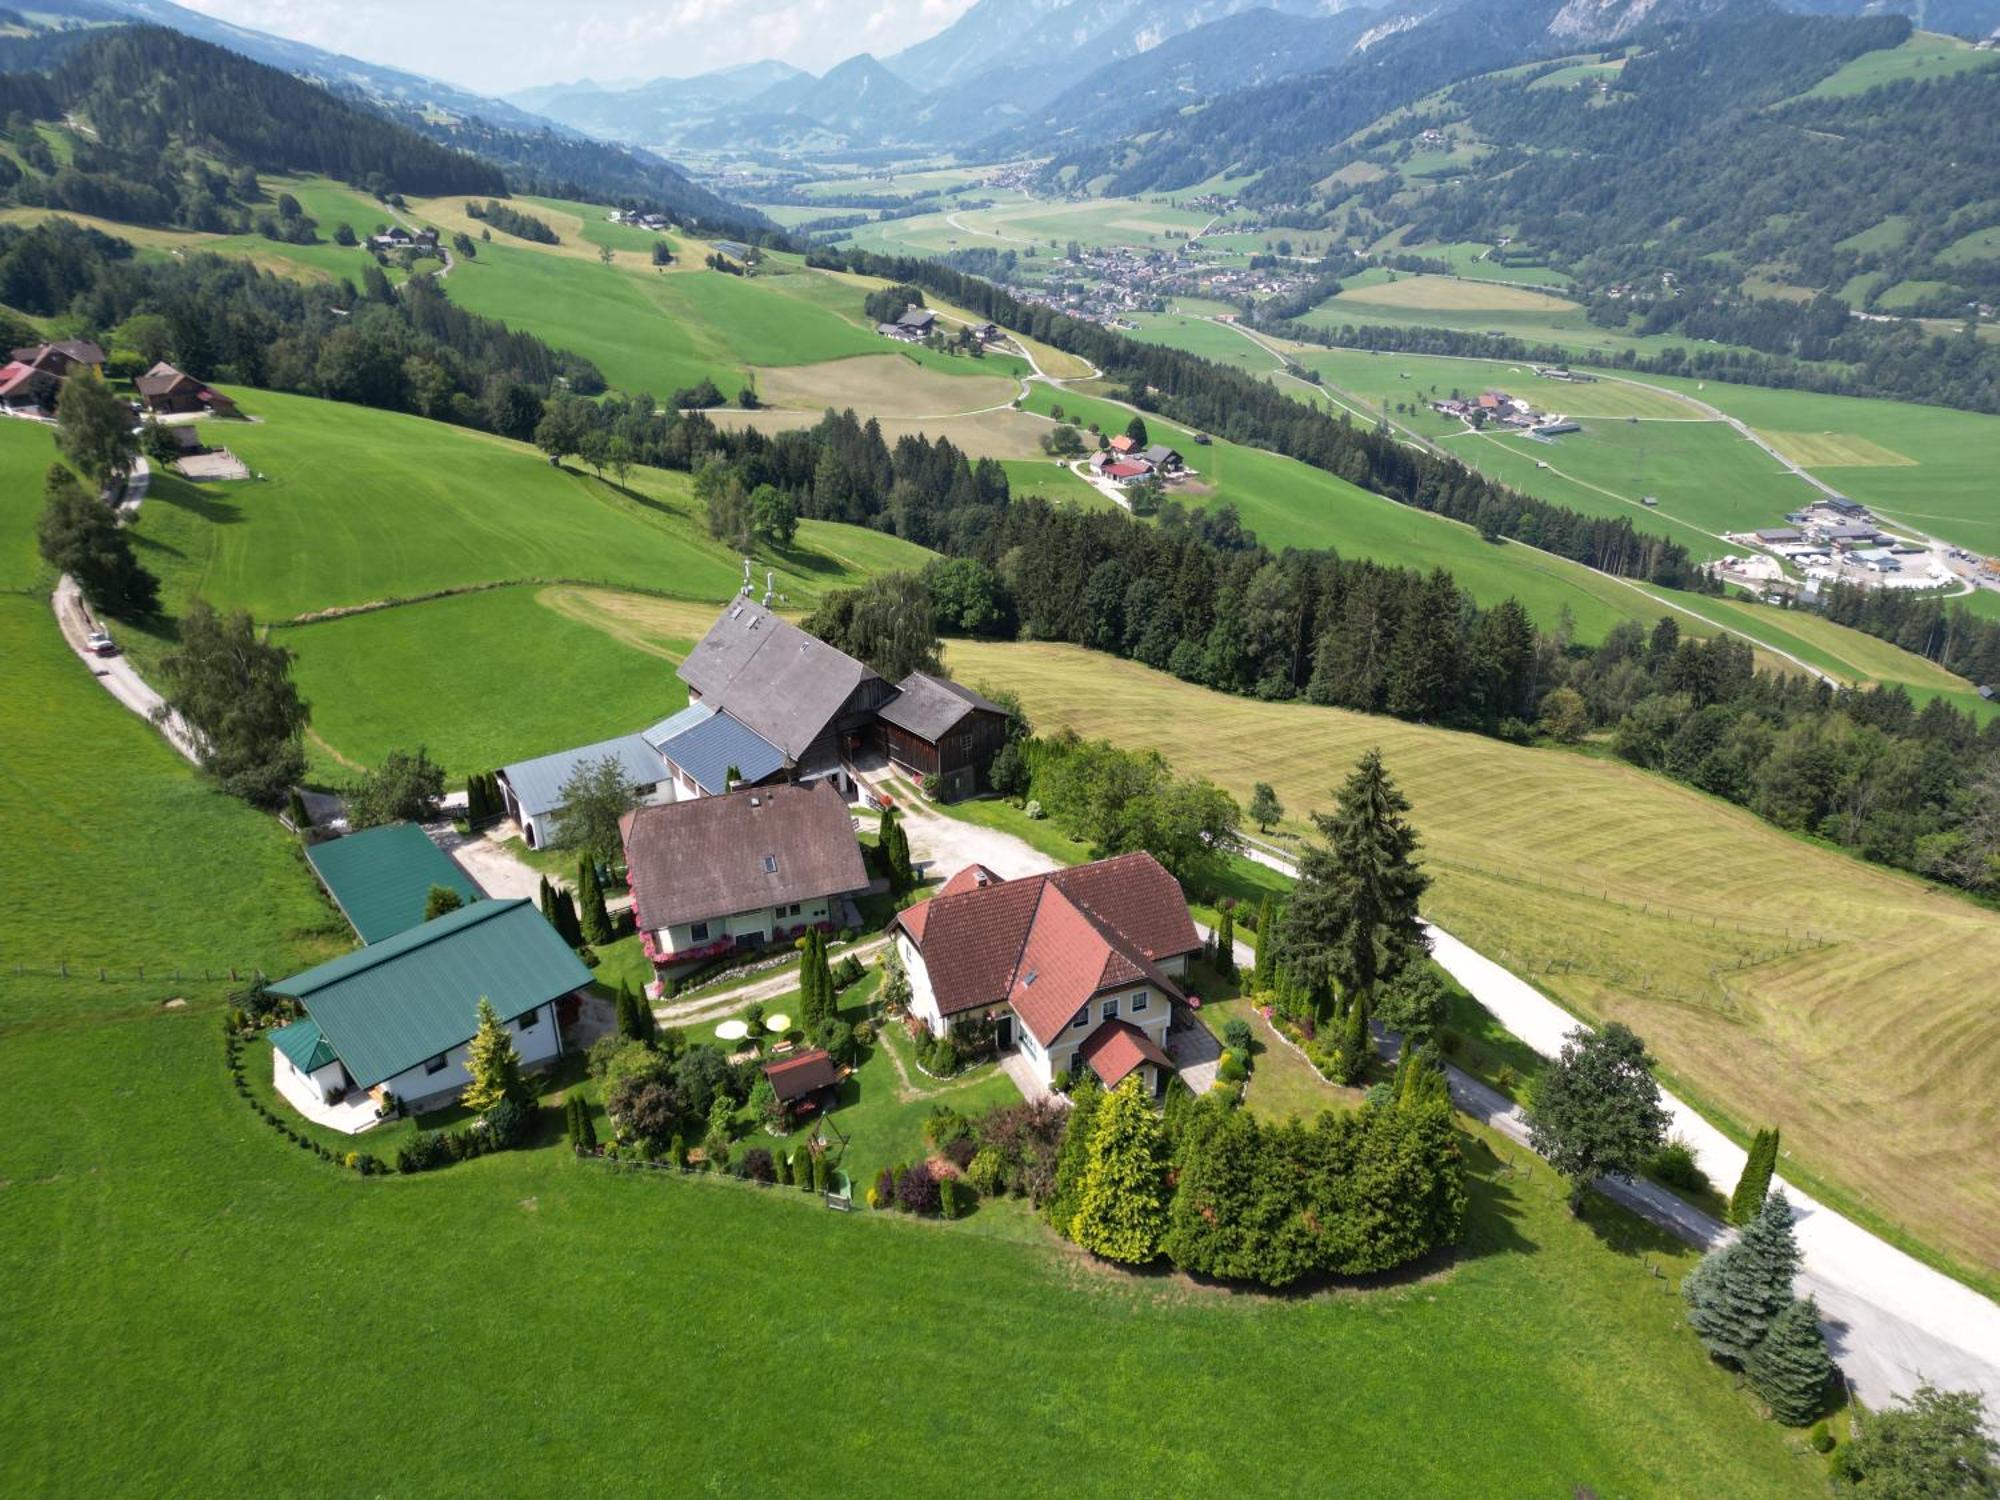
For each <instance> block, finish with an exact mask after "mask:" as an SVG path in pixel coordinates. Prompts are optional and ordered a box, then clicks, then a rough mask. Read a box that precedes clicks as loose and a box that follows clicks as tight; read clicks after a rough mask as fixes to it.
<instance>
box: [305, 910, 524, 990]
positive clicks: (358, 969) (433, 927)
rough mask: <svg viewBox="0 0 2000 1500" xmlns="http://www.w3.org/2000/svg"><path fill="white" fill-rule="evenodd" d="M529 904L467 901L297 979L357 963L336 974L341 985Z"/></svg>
mask: <svg viewBox="0 0 2000 1500" xmlns="http://www.w3.org/2000/svg"><path fill="white" fill-rule="evenodd" d="M533 904H534V903H533V902H531V901H530V900H528V898H527V897H526V896H507V897H500V898H492V897H489V898H488V899H486V900H484V901H472V902H468V903H467V904H466V905H464V906H461V907H460V908H459V909H458V910H457V911H453V912H447V913H445V915H443V916H441V917H433V918H431V920H430V921H428V922H421V923H419V924H418V925H417V926H415V927H411V928H408V929H406V930H405V931H402V932H399V933H396V934H395V935H394V936H392V937H386V938H383V939H382V941H381V942H379V943H369V944H368V945H366V946H365V947H361V948H356V949H355V950H354V951H353V952H351V953H342V954H339V955H337V956H335V957H333V958H329V959H328V960H327V961H326V962H325V963H323V964H315V965H314V966H313V967H312V968H310V969H308V970H306V972H305V973H304V974H301V975H299V976H297V977H298V978H299V979H305V978H307V977H309V976H311V975H313V974H317V973H318V972H319V971H320V970H321V969H325V968H330V967H332V966H333V965H335V964H342V963H346V962H347V960H349V959H355V960H359V961H358V962H356V963H354V964H353V965H352V966H351V967H348V968H344V969H342V970H341V971H340V974H339V975H338V979H339V980H340V981H341V982H345V981H346V980H349V979H352V978H353V977H354V976H355V975H357V974H366V973H367V972H368V971H369V970H370V969H374V968H378V967H380V966H381V965H382V964H385V963H387V962H388V961H389V960H390V959H393V958H401V957H403V956H404V955H405V954H408V953H417V952H420V951H421V950H423V949H425V948H428V947H430V945H431V944H433V943H435V942H438V941H440V940H441V939H443V938H447V937H451V936H453V935H454V934H457V933H460V932H463V931H465V929H466V928H468V927H477V926H478V925H479V924H480V923H481V922H489V921H491V920H492V919H493V918H495V917H497V916H499V915H500V914H501V913H502V912H507V911H513V910H514V909H515V908H517V907H522V906H532V905H533ZM419 934H421V936H419ZM409 939H414V941H406V940H409ZM330 982H332V981H328V980H320V981H317V982H316V983H315V984H314V985H313V986H312V988H313V989H315V990H317V989H319V988H321V987H322V986H323V985H324V984H327V983H330ZM299 988H300V991H301V995H300V996H299V997H298V998H303V994H304V992H305V988H306V987H305V986H303V985H301V986H300V987H299Z"/></svg>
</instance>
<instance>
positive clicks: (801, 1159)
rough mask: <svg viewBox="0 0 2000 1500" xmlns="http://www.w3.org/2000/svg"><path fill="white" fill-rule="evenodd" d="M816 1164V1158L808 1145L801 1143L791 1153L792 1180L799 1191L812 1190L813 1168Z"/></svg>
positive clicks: (808, 1191)
mask: <svg viewBox="0 0 2000 1500" xmlns="http://www.w3.org/2000/svg"><path fill="white" fill-rule="evenodd" d="M817 1164H818V1159H817V1158H816V1157H814V1155H813V1154H812V1148H811V1147H810V1146H803V1145H802V1146H800V1147H799V1149H798V1150H796V1151H794V1152H793V1153H792V1181H793V1182H795V1183H797V1184H798V1188H799V1191H800V1192H802V1193H810V1192H811V1191H812V1190H813V1169H814V1167H815V1166H816V1165H817Z"/></svg>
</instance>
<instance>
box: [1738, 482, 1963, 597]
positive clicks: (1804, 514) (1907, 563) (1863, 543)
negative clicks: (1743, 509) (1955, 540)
mask: <svg viewBox="0 0 2000 1500" xmlns="http://www.w3.org/2000/svg"><path fill="white" fill-rule="evenodd" d="M1785 522H1786V524H1785V525H1783V526H1766V527H1763V528H1761V529H1759V530H1757V531H1752V532H1746V533H1740V534H1738V535H1735V536H1732V537H1731V538H1730V540H1732V541H1737V542H1743V543H1746V544H1749V545H1751V546H1754V547H1756V548H1757V549H1758V551H1757V553H1754V554H1752V555H1750V556H1748V557H1725V558H1723V559H1721V560H1720V561H1719V562H1718V563H1717V564H1716V566H1717V568H1718V569H1719V571H1721V572H1722V574H1723V575H1724V576H1725V577H1728V578H1730V579H1731V580H1732V581H1735V582H1743V583H1748V584H1759V583H1761V584H1765V585H1780V584H1783V583H1785V582H1786V580H1785V575H1784V571H1783V569H1782V568H1781V567H1780V566H1779V565H1778V564H1777V562H1776V561H1775V559H1778V558H1782V559H1784V561H1785V562H1786V563H1789V564H1790V565H1791V566H1792V567H1793V568H1795V569H1796V570H1797V571H1798V572H1799V573H1800V574H1801V575H1803V577H1804V579H1805V585H1804V587H1803V589H1802V590H1800V592H1801V593H1803V594H1804V595H1805V596H1806V597H1808V598H1810V597H1812V596H1813V595H1816V594H1817V593H1818V591H1819V587H1820V586H1821V585H1822V584H1826V583H1833V582H1841V583H1850V584H1858V585H1860V586H1861V587H1864V588H1915V589H1928V588H1936V587H1937V586H1938V585H1940V584H1943V583H1948V582H1949V581H1950V573H1949V572H1948V570H1947V569H1946V568H1945V566H1944V565H1943V564H1942V563H1941V562H1939V561H1938V560H1937V559H1936V558H1935V557H1933V555H1932V553H1931V549H1930V548H1929V547H1927V546H1925V545H1924V544H1922V543H1920V542H1915V541H1912V540H1910V539H1909V538H1907V537H1901V536H1897V535H1896V534H1895V533H1893V532H1889V531H1884V530H1883V529H1882V528H1881V527H1880V526H1879V525H1877V524H1876V522H1875V520H1874V518H1873V517H1872V516H1870V515H1869V513H1868V509H1867V507H1866V506H1864V505H1861V504H1859V503H1858V502H1856V501H1853V500H1848V499H1846V498H1844V497H1841V496H1833V495H1829V496H1826V497H1825V498H1823V499H1819V500H1816V501H1814V502H1813V503H1812V504H1811V505H1808V506H1806V507H1804V508H1803V509H1801V510H1795V511H1793V512H1791V513H1790V514H1789V515H1787V516H1786V517H1785Z"/></svg>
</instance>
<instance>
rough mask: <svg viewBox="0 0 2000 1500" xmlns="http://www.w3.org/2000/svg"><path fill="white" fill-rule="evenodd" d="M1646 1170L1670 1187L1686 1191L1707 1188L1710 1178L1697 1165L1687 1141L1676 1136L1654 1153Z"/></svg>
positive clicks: (1696, 1191)
mask: <svg viewBox="0 0 2000 1500" xmlns="http://www.w3.org/2000/svg"><path fill="white" fill-rule="evenodd" d="M1646 1171H1647V1173H1648V1175H1650V1176H1651V1177H1652V1178H1653V1179H1654V1181H1656V1182H1664V1183H1665V1184H1666V1185H1667V1186H1668V1187H1670V1188H1679V1189H1680V1190H1681V1191H1682V1192H1684V1193H1699V1192H1701V1191H1703V1190H1704V1189H1706V1188H1707V1186H1708V1178H1707V1176H1706V1175H1705V1174H1704V1173H1703V1172H1702V1170H1701V1168H1700V1167H1698V1166H1696V1165H1695V1160H1694V1152H1693V1151H1692V1150H1690V1149H1689V1148H1688V1143H1687V1142H1686V1141H1683V1140H1680V1139H1679V1138H1676V1139H1674V1140H1671V1141H1668V1142H1667V1143H1666V1145H1664V1146H1662V1147H1660V1149H1659V1150H1658V1151H1656V1152H1654V1153H1653V1159H1652V1161H1651V1162H1649V1163H1647V1166H1646Z"/></svg>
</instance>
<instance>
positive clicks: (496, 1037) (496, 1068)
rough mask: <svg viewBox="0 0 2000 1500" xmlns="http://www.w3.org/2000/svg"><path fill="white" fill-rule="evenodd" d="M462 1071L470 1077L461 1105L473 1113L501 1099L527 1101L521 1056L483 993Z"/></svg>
mask: <svg viewBox="0 0 2000 1500" xmlns="http://www.w3.org/2000/svg"><path fill="white" fill-rule="evenodd" d="M465 1071H466V1072H467V1073H468V1074H470V1075H471V1078H472V1081H471V1082H470V1083H468V1084H467V1085H466V1086H465V1107H466V1108H467V1109H469V1110H472V1111H473V1112H474V1113H475V1114H482V1115H483V1114H485V1113H486V1111H487V1110H489V1109H491V1108H493V1106H494V1105H496V1104H498V1103H500V1101H501V1100H503V1099H512V1100H514V1101H515V1102H516V1103H517V1104H526V1103H528V1102H529V1098H528V1085H527V1082H526V1080H525V1079H523V1078H522V1076H521V1055H520V1053H518V1052H516V1051H515V1050H514V1039H513V1037H511V1036H509V1035H508V1034H507V1028H506V1027H505V1026H502V1025H501V1024H500V1017H499V1016H498V1015H497V1014H495V1012H494V1010H493V1005H492V1002H491V1001H489V1000H488V999H487V998H486V997H485V996H484V995H481V996H480V997H479V1029H478V1030H477V1031H475V1032H474V1033H473V1034H472V1043H471V1045H470V1046H469V1047H468V1048H467V1049H466V1056H465Z"/></svg>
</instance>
